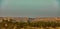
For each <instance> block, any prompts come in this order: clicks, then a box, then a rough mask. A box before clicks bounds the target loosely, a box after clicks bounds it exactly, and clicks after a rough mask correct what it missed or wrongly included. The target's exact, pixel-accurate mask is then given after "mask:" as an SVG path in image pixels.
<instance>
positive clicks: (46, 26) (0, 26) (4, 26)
mask: <svg viewBox="0 0 60 29" xmlns="http://www.w3.org/2000/svg"><path fill="white" fill-rule="evenodd" d="M0 29H60V22H59V21H58V22H55V21H47V22H44V21H38V22H30V21H29V20H28V21H27V22H16V21H15V22H13V19H9V20H4V19H2V22H0Z"/></svg>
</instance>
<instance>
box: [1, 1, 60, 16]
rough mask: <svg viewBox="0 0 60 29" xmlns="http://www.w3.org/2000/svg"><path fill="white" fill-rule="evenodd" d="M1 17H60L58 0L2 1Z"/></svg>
mask: <svg viewBox="0 0 60 29" xmlns="http://www.w3.org/2000/svg"><path fill="white" fill-rule="evenodd" d="M0 6H1V7H0V16H22V17H25V16H27V17H41V16H43V17H45V16H60V14H59V9H58V0H1V2H0Z"/></svg>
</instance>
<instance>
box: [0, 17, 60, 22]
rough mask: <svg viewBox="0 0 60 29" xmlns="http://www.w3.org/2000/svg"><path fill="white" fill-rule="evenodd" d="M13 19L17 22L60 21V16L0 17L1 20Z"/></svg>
mask: <svg viewBox="0 0 60 29" xmlns="http://www.w3.org/2000/svg"><path fill="white" fill-rule="evenodd" d="M11 19H12V20H13V21H17V22H28V21H29V22H39V21H44V22H47V21H57V22H60V17H36V18H28V17H0V22H1V21H2V20H8V21H9V20H11Z"/></svg>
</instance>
